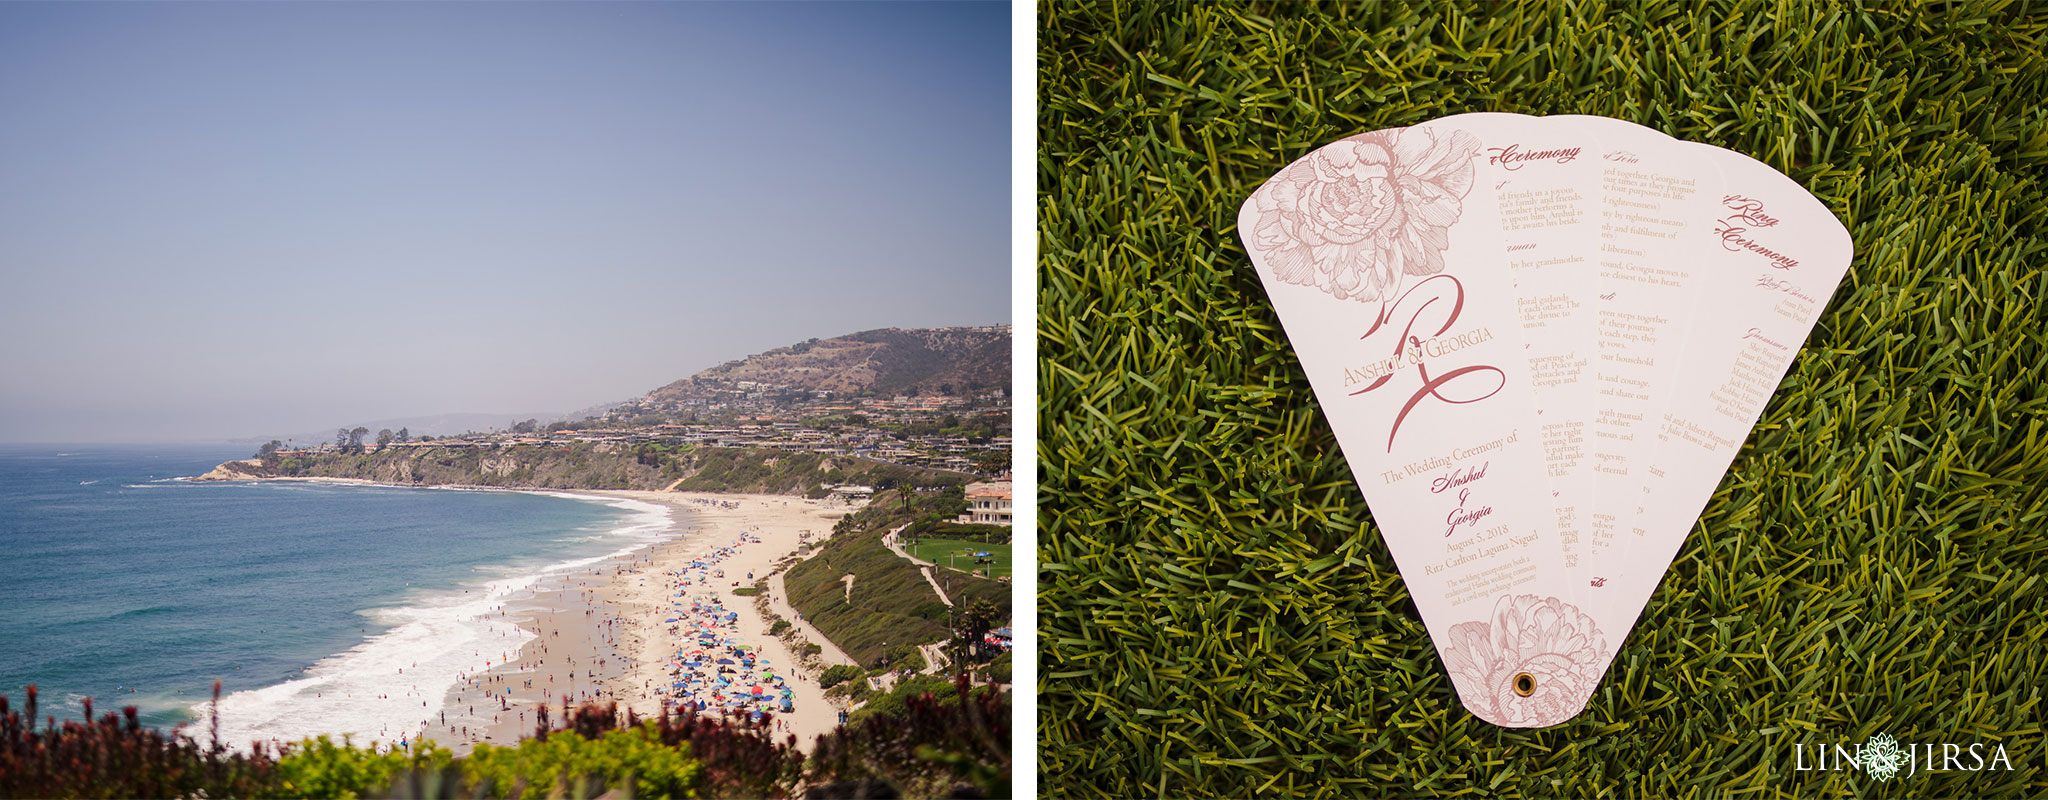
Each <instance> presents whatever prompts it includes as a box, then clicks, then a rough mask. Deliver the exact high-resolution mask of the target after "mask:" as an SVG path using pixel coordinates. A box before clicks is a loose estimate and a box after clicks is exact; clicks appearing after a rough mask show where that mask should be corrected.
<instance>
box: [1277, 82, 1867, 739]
mask: <svg viewBox="0 0 2048 800" xmlns="http://www.w3.org/2000/svg"><path fill="white" fill-rule="evenodd" d="M1238 232H1239V235H1240V236H1241V237H1243V239H1244V242H1245V249H1246V250H1247V252H1249V253H1250V254H1251V259H1252V263H1253V264H1254V265H1255V266H1256V268H1257V270H1258V273H1259V277H1260V278H1261V279H1262V280H1263V281H1264V283H1265V286H1266V291H1267V293H1268V294H1269V295H1270V296H1271V298H1272V301H1273V306H1274V308H1275V309H1277V310H1278V312H1279V315H1280V320H1281V322H1282V324H1283V325H1284V326H1285V327H1286V330H1287V337H1288V339H1289V341H1291V342H1292V343H1293V345H1294V348H1295V351H1296V352H1297V354H1298V355H1299V356H1300V359H1301V363H1302V367H1303V368H1304V369H1305V370H1306V371H1307V373H1308V378H1309V383H1310V384H1311V385H1312V386H1313V387H1314V389H1315V393H1316V397H1317V399H1318V400H1319V401H1320V402H1321V404H1322V406H1323V408H1324V410H1325V412H1326V414H1327V416H1328V418H1329V420H1330V425H1331V427H1332V428H1333V429H1334V430H1335V432H1336V434H1337V438H1338V441H1339V443H1340V444H1341V445H1342V446H1343V448H1344V454H1345V457H1346V458H1347V460H1349V461H1350V463H1351V469H1352V473H1353V476H1354V477H1355V478H1356V479H1357V481H1358V484H1359V487H1360V488H1361V489H1362V490H1363V491H1364V493H1365V498H1366V502H1367V504H1368V505H1369V506H1371V508H1372V514H1373V518H1374V519H1375V520H1376V521H1377V522H1378V524H1379V527H1380V530H1381V532H1382V534H1383V535H1384V536H1385V537H1386V541H1387V549H1388V550H1389V551H1391V552H1392V553H1393V556H1394V559H1395V561H1396V562H1398V564H1399V566H1400V569H1401V574H1402V577H1403V579H1404V580H1405V581H1406V582H1407V583H1408V588H1409V592H1410V593H1411V594H1412V595H1413V596H1414V598H1415V603H1416V606H1417V607H1418V608H1419V609H1420V610H1421V613H1422V616H1423V622H1424V624H1425V625H1426V626H1427V627H1428V629H1429V633H1430V636H1431V638H1432V639H1434V641H1435V643H1436V648H1437V652H1438V653H1439V654H1440V655H1441V656H1442V658H1443V661H1444V668H1445V670H1446V671H1447V672H1448V673H1449V674H1450V676H1451V680H1452V682H1453V683H1454V684H1455V685H1456V687H1457V690H1458V695H1459V697H1460V698H1461V699H1462V700H1463V702H1464V704H1465V706H1466V707H1467V708H1469V709H1470V710H1471V711H1472V713H1474V714H1476V715H1478V716H1479V717H1480V718H1481V719H1484V720H1486V721H1488V722H1492V723H1494V724H1496V725H1504V726H1509V727H1520V728H1531V727H1544V726H1549V725H1556V724H1559V723H1562V722H1564V721H1565V720H1568V719H1570V718H1571V717H1573V716H1574V715H1576V714H1578V713H1579V711H1580V710H1581V709H1583V708H1584V707H1585V705H1586V701H1587V699H1588V698H1589V697H1591V695H1592V693H1593V689H1594V687H1595V686H1597V685H1598V684H1599V682H1600V678H1601V676H1602V675H1603V674H1605V672H1606V670H1607V664H1608V662H1609V661H1611V660H1612V659H1613V657H1614V654H1615V653H1616V651H1618V650H1619V649H1620V647H1621V643H1622V640H1623V639H1624V638H1625V637H1626V636H1627V634H1628V631H1629V629H1630V628H1631V627H1632V626H1633V625H1634V624H1635V620H1636V617H1637V615H1638V614H1640V613H1641V611H1642V609H1643V606H1644V604H1645V603H1647V602H1648V601H1649V597H1650V594H1651V593H1652V592H1653V591H1654V590H1655V589H1656V587H1657V584H1658V583H1659V582H1660V581H1661V580H1662V578H1663V575H1664V572H1665V569H1666V568H1667V567H1668V566H1669V565H1670V563H1671V559H1672V557H1673V556H1674V555H1675V554H1676V553H1677V551H1678V548H1679V545H1680V544H1682V543H1683V542H1684V540H1685V535H1686V533H1687V531H1689V530H1690V529H1691V527H1692V524H1693V522H1694V521H1695V520H1697V519H1698V518H1699V515H1700V511H1701V509H1702V508H1703V507H1704V506H1705V504H1706V502H1707V499H1708V497H1709V496H1710V495H1711V494H1712V493H1713V491H1714V487H1715V485H1716V484H1717V483H1719V481H1720V479H1721V476H1722V475H1723V474H1724V473H1725V472H1726V471H1727V469H1728V465H1729V462H1730V461H1731V460H1732V459H1733V458H1734V456H1735V452H1736V450H1737V449H1739V448H1740V447H1741V445H1742V442H1743V440H1744V439H1745V438H1747V437H1748V435H1749V430H1750V428H1751V426H1753V425H1754V424H1755V423H1756V419H1757V416H1758V415H1759V414H1761V413H1762V412H1763V408H1764V404H1765V403H1766V402H1767V401H1768V400H1769V399H1770V396H1771V394H1772V393H1773V392H1774V391H1775V390H1776V388H1777V385H1778V382H1779V380H1780V379H1782V378H1783V377H1784V374H1785V370H1786V369H1787V368H1788V367H1790V366H1791V364H1792V360H1793V358H1794V356H1796V355H1797V354H1798V351H1799V348H1800V346H1801V344H1802V343H1803V342H1804V341H1805V339H1806V335H1807V332H1808V331H1809V330H1810V329H1811V328H1812V327H1813V324H1814V321H1815V320H1816V319H1817V318H1818V317H1819V315H1820V313H1821V310H1822V308H1823V307H1824V306H1825V305H1826V304H1827V300H1828V297H1829V296H1830V295H1831V294H1833V293H1834V290H1835V286H1836V285H1837V284H1839V283H1840V282H1841V279H1842V275H1843V273H1844V271H1846V270H1847V269H1848V266H1849V259H1850V254H1851V246H1850V241H1849V235H1848V232H1847V231H1846V230H1844V229H1843V227H1842V225H1841V223H1840V222H1838V221H1837V220H1836V219H1835V217H1834V215H1832V214H1831V213H1829V212H1828V210H1827V208H1826V207H1825V206H1823V205H1822V204H1821V203H1820V202H1819V201H1817V200H1815V199H1814V198H1813V196H1812V195H1810V194H1808V193H1807V192H1806V191H1805V190H1804V189H1802V188H1800V186H1799V185H1798V184H1797V183H1795V182H1793V181H1792V180H1791V179H1789V178H1786V177H1785V176H1784V175H1782V174H1780V173H1778V172H1777V171H1776V170H1774V169H1771V168H1770V167H1768V166H1766V165H1764V164H1761V163H1759V162H1757V161H1754V160H1752V159H1750V158H1748V157H1746V156H1743V155H1740V154H1738V153H1734V152H1732V151H1728V150H1724V149H1721V148H1717V147H1711V146H1708V145H1702V144H1695V143H1688V142H1681V141H1677V140H1674V139H1672V138H1670V137H1667V136H1665V135H1663V134H1661V133H1658V132H1656V131H1654V130H1651V129H1648V128H1644V127H1641V126H1638V125H1634V124H1631V123H1627V122H1622V121H1620V120H1614V119H1607V118H1603V117H1582V116H1560V117H1529V116H1522V115H1517V114H1463V115H1458V116H1453V117H1445V118H1442V119H1437V120H1433V121H1430V122H1427V123H1423V124H1421V125H1415V126H1411V127H1407V128H1396V129H1389V130H1380V131H1372V132H1370V133H1363V134H1359V135H1357V136H1352V137H1350V138H1347V139H1343V140H1341V141H1337V142H1334V143H1332V144H1330V145H1327V146H1325V147H1322V148H1320V149H1318V150H1316V151H1314V152H1311V153H1309V154H1308V155H1306V156H1304V157H1302V158H1301V159H1300V160H1299V161H1296V162H1294V163H1293V164H1290V165H1288V166H1287V167H1286V168H1285V169H1283V170H1281V171H1280V172H1279V173H1278V174H1276V175H1274V176H1273V177H1272V179H1270V180H1268V181H1266V183H1265V184H1264V185H1262V186H1260V187H1259V189H1258V190H1257V191H1256V192H1254V193H1253V194H1252V196H1251V199H1249V200H1247V201H1246V202H1245V204H1244V206H1243V208H1242V209H1240V210H1239V213H1238Z"/></svg>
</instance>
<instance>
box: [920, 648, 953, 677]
mask: <svg viewBox="0 0 2048 800" xmlns="http://www.w3.org/2000/svg"><path fill="white" fill-rule="evenodd" d="M917 649H918V651H919V652H922V653H924V663H925V670H924V671H926V672H929V673H931V674H933V675H944V674H946V643H945V642H934V643H932V644H921V645H918V646H917Z"/></svg>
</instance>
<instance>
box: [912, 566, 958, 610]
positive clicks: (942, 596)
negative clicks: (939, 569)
mask: <svg viewBox="0 0 2048 800" xmlns="http://www.w3.org/2000/svg"><path fill="white" fill-rule="evenodd" d="M917 571H919V572H922V573H924V582H925V583H929V584H931V585H932V591H934V592H937V593H938V595H939V602H941V603H945V604H946V605H947V606H948V607H951V606H952V605H953V599H952V598H950V597H947V596H946V590H944V589H941V588H939V579H938V578H934V577H932V568H931V567H918V568H917Z"/></svg>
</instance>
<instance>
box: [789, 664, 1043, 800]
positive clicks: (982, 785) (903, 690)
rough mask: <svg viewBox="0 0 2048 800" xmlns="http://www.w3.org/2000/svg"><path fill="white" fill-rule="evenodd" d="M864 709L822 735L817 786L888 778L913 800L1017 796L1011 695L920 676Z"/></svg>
mask: <svg viewBox="0 0 2048 800" xmlns="http://www.w3.org/2000/svg"><path fill="white" fill-rule="evenodd" d="M935 681H936V683H935ZM934 689H943V690H944V691H943V693H941V692H938V691H933V690H934ZM877 705H880V706H883V709H894V710H893V711H883V710H876V709H875V707H876V706H877ZM862 712H863V713H862V714H859V715H857V716H856V718H855V720H854V721H853V722H852V723H851V724H848V725H844V726H841V727H840V728H839V729H838V730H835V731H833V732H832V733H829V734H826V735H824V736H820V737H818V747H817V749H816V751H814V752H813V753H812V754H811V765H810V772H809V773H808V774H807V776H806V777H807V778H808V779H809V781H810V782H811V784H812V785H814V786H825V785H838V786H857V785H863V784H866V783H871V782H875V781H883V782H887V783H890V784H893V785H894V786H896V787H897V788H898V789H899V791H900V792H901V793H902V795H903V796H905V797H1008V796H1010V794H1009V792H1010V696H1009V694H1008V693H1006V692H1002V691H999V690H997V689H996V688H995V687H993V686H979V687H977V686H972V685H971V684H970V683H969V682H968V679H967V676H965V675H962V676H959V677H958V678H956V679H955V680H954V681H953V682H952V683H951V684H945V682H944V681H943V680H938V679H924V680H920V679H916V678H913V679H911V680H909V681H905V682H904V683H903V684H901V685H899V686H898V687H897V690H896V691H893V692H890V693H889V694H888V695H886V696H884V697H883V698H881V699H879V700H876V701H875V702H874V703H871V704H870V706H869V708H864V709H862Z"/></svg>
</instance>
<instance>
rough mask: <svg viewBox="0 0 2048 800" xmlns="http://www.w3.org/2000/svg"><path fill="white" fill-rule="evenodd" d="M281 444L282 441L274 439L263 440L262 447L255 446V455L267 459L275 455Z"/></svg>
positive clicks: (282, 444)
mask: <svg viewBox="0 0 2048 800" xmlns="http://www.w3.org/2000/svg"><path fill="white" fill-rule="evenodd" d="M283 446H284V442H280V441H278V440H276V439H272V440H270V441H267V442H264V443H263V446H262V447H258V448H256V457H257V458H260V459H263V460H264V461H269V460H271V459H273V458H276V457H277V449H278V448H280V447H283Z"/></svg>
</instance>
